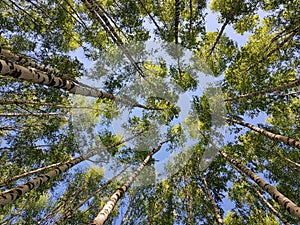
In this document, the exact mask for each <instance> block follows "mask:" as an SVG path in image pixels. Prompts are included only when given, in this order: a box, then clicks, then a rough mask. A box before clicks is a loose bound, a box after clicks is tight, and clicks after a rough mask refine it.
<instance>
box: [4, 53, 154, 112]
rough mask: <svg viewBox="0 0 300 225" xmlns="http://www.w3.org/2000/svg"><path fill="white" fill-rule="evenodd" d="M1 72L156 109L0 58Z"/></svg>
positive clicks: (30, 80) (85, 94)
mask: <svg viewBox="0 0 300 225" xmlns="http://www.w3.org/2000/svg"><path fill="white" fill-rule="evenodd" d="M0 73H1V74H2V75H3V76H10V77H14V78H19V79H21V80H25V81H28V82H30V83H37V84H43V85H46V86H49V87H54V88H61V89H64V90H66V91H69V92H70V93H72V94H78V95H83V96H89V97H95V98H106V99H111V100H113V101H117V102H121V103H124V104H126V105H129V106H132V107H140V108H144V109H154V108H151V107H146V106H144V105H140V104H138V103H135V102H132V101H130V100H127V99H124V98H121V97H118V96H114V95H112V94H109V93H107V92H103V91H100V90H97V89H95V88H92V87H89V88H88V87H83V86H80V85H77V84H76V83H75V82H74V81H71V80H65V79H62V78H59V77H55V76H50V75H47V74H43V73H41V72H37V71H35V70H32V69H27V68H25V67H23V66H20V65H17V64H15V63H12V62H6V61H4V60H1V59H0Z"/></svg>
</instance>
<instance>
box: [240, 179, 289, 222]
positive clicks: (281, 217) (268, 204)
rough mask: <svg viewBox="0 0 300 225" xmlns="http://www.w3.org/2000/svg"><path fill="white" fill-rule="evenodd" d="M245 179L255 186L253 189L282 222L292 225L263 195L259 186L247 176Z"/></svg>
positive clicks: (252, 186) (251, 185)
mask: <svg viewBox="0 0 300 225" xmlns="http://www.w3.org/2000/svg"><path fill="white" fill-rule="evenodd" d="M244 180H245V181H246V182H247V184H248V185H249V186H250V187H251V188H253V190H254V191H255V193H256V194H257V195H258V197H259V198H260V199H261V201H262V202H263V203H264V204H265V205H266V206H267V207H268V208H269V209H270V211H271V212H272V213H274V215H275V216H277V218H278V219H279V220H281V222H282V223H284V224H285V225H291V224H290V223H289V222H288V221H287V220H286V219H285V218H284V217H283V215H282V214H281V213H280V212H278V211H277V210H276V209H275V208H274V207H273V206H272V205H271V204H270V203H269V202H268V200H267V199H266V198H265V197H264V196H263V194H262V193H260V191H259V190H258V188H257V187H255V185H253V184H252V183H251V182H250V181H248V180H247V179H246V178H245V177H244Z"/></svg>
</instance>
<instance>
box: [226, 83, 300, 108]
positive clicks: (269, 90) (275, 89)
mask: <svg viewBox="0 0 300 225" xmlns="http://www.w3.org/2000/svg"><path fill="white" fill-rule="evenodd" d="M299 85H300V79H296V80H293V81H291V82H288V83H286V84H283V85H281V86H277V87H271V88H266V89H263V90H261V91H254V92H250V93H246V94H242V95H239V96H236V97H234V98H228V99H226V100H225V101H227V102H231V101H235V100H238V99H242V98H250V97H255V96H258V95H264V94H266V93H273V92H278V91H284V90H287V89H290V88H293V87H297V86H299Z"/></svg>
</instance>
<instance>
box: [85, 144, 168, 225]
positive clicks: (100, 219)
mask: <svg viewBox="0 0 300 225" xmlns="http://www.w3.org/2000/svg"><path fill="white" fill-rule="evenodd" d="M168 141H170V139H168V140H165V141H163V142H161V143H160V144H159V145H158V147H157V148H155V149H153V150H152V152H150V153H149V154H148V155H147V157H146V158H145V159H144V161H143V162H142V163H141V164H140V166H139V167H138V168H137V169H136V170H135V171H134V172H133V173H132V175H131V176H130V177H129V178H128V179H127V180H126V182H125V183H124V184H123V185H122V187H121V188H118V189H117V190H116V191H115V192H114V193H113V194H112V195H111V196H110V198H109V200H108V201H107V202H106V204H105V205H104V206H103V208H102V209H101V210H100V212H99V213H98V215H97V216H96V218H95V219H94V221H93V222H92V223H91V225H102V224H104V223H105V221H106V220H107V218H108V216H109V215H110V213H111V212H112V211H113V209H114V208H115V206H116V204H117V202H118V201H119V199H120V198H121V197H122V196H123V195H124V194H125V193H126V191H127V190H128V188H129V186H130V185H131V183H132V182H133V181H134V179H135V178H136V177H137V176H138V175H139V174H140V172H141V171H142V170H143V169H144V167H145V165H146V164H147V163H148V162H149V160H150V159H151V158H152V156H153V155H154V154H155V153H157V152H158V151H159V150H160V149H161V147H162V145H163V144H164V143H166V142H168Z"/></svg>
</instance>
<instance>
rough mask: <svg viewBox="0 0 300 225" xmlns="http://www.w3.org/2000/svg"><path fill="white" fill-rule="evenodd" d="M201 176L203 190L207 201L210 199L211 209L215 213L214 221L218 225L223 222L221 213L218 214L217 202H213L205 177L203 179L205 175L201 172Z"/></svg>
mask: <svg viewBox="0 0 300 225" xmlns="http://www.w3.org/2000/svg"><path fill="white" fill-rule="evenodd" d="M201 178H202V181H203V183H204V187H205V192H206V194H207V197H208V199H209V201H210V204H211V205H212V207H213V209H214V215H215V218H216V221H217V223H218V225H222V224H223V220H222V217H221V215H220V212H219V209H218V206H217V204H216V203H215V201H214V198H213V196H212V195H211V193H210V190H209V188H208V185H207V182H206V179H205V177H204V175H203V174H201Z"/></svg>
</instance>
